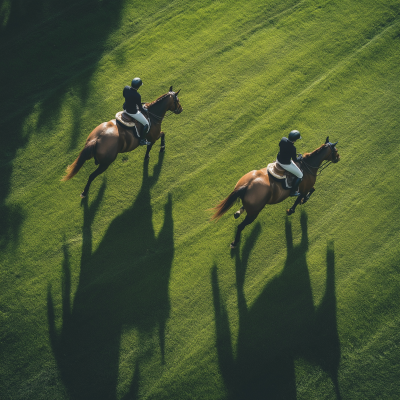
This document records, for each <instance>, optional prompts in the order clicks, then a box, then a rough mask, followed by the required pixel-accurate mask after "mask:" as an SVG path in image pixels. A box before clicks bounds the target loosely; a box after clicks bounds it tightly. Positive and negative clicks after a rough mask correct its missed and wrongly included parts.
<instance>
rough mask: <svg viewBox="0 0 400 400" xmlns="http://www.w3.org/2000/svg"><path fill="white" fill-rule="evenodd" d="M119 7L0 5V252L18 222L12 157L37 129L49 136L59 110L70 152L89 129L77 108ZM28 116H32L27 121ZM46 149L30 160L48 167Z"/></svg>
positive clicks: (15, 235) (120, 1)
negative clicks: (65, 119) (39, 160)
mask: <svg viewBox="0 0 400 400" xmlns="http://www.w3.org/2000/svg"><path fill="white" fill-rule="evenodd" d="M125 3H126V1H125V0H114V1H101V0H95V1H82V2H75V4H73V5H71V4H69V5H67V4H66V3H65V2H63V1H59V0H36V1H7V0H0V31H1V34H0V47H1V49H2V61H1V66H0V70H1V73H0V87H1V93H2V96H1V98H0V121H1V130H0V140H1V146H0V251H1V250H3V249H6V248H8V247H9V246H10V247H11V249H16V248H17V246H18V240H19V236H20V229H21V227H22V225H23V222H24V220H25V213H24V207H22V206H19V205H17V204H13V203H10V202H9V201H7V198H8V196H9V195H10V193H11V189H12V179H11V178H12V176H13V173H15V170H14V166H13V160H14V159H15V158H16V157H17V155H18V152H19V151H20V150H21V149H25V148H26V146H27V145H28V143H29V141H30V138H31V136H32V134H33V133H35V132H36V133H38V130H40V135H41V136H43V135H49V137H50V136H52V135H53V134H54V132H56V131H58V130H59V124H60V121H62V119H63V118H62V117H63V115H65V114H63V112H64V111H65V109H64V107H66V106H68V107H69V110H68V116H69V125H70V127H69V128H65V129H68V131H67V133H66V137H68V138H69V145H68V148H69V150H73V149H75V148H76V146H77V145H78V143H79V138H80V137H81V136H80V135H81V132H82V130H89V129H90V127H86V126H85V119H84V118H82V108H84V107H85V105H86V103H87V101H88V99H89V96H90V94H91V82H92V77H93V74H94V73H95V72H96V70H97V67H98V63H99V61H100V60H101V59H102V57H103V56H104V52H105V51H107V43H108V39H109V35H110V34H112V33H113V32H114V31H115V30H116V29H118V28H119V27H120V23H121V17H122V12H123V10H124V5H125ZM38 44H39V45H38ZM94 44H95V45H94ZM66 49H67V51H66ZM21 76H23V77H24V79H23V80H21V79H20V77H21ZM122 89H123V86H121V88H120V90H121V98H122ZM71 98H72V100H71V101H70V102H69V103H68V105H66V104H65V103H66V99H71ZM121 104H122V100H121ZM30 115H35V118H34V119H33V120H30V118H29V117H27V116H30ZM93 128H94V126H93V127H92V129H93ZM46 147H47V146H46ZM46 151H49V150H48V149H47V150H44V149H43V151H41V150H38V152H41V154H39V153H37V154H35V158H37V157H41V158H42V161H43V162H47V159H48V156H47V155H46ZM62 151H64V149H63V150H62ZM56 180H59V178H58V177H57V178H56Z"/></svg>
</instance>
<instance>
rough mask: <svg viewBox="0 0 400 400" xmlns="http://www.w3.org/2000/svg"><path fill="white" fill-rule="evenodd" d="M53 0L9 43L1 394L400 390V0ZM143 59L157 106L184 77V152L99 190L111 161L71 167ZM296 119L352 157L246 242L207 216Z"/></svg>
mask: <svg viewBox="0 0 400 400" xmlns="http://www.w3.org/2000/svg"><path fill="white" fill-rule="evenodd" d="M3 3H4V4H5V2H3ZM3 3H2V4H3ZM50 4H51V3H50ZM85 4H86V5H85V7H86V6H88V5H89V6H90V5H92V4H94V2H88V3H85ZM52 7H54V8H51V7H50V9H48V10H50V11H49V12H48V14H43V18H42V20H41V19H40V18H39V19H35V21H33V20H32V22H30V24H28V25H27V26H26V27H25V28H23V29H22V32H21V33H20V34H19V35H17V34H16V30H15V29H16V28H14V30H13V28H12V27H13V26H15V27H17V26H18V23H17V21H18V18H17V17H18V12H17V11H13V12H16V13H17V14H15V15H16V16H13V17H12V18H14V19H10V20H9V24H10V26H9V27H7V26H6V27H5V28H4V29H5V31H4V30H3V32H4V38H5V39H7V40H11V41H10V42H5V41H3V42H2V43H1V45H2V46H6V47H7V46H11V47H12V44H13V43H23V44H24V48H26V49H27V50H26V52H13V53H12V57H10V58H9V60H10V61H9V63H8V64H5V65H4V66H3V65H2V67H1V83H2V90H3V88H4V94H5V95H4V96H3V97H2V100H1V101H2V102H1V105H2V107H1V110H2V111H1V121H2V122H3V123H4V124H5V126H6V128H7V129H5V130H2V133H1V135H2V139H3V143H5V146H4V147H2V153H1V189H2V190H1V196H2V197H1V198H0V199H1V206H2V213H1V214H2V220H1V222H2V224H1V234H2V236H1V238H2V242H1V245H2V250H3V251H2V253H1V256H0V262H1V272H0V273H1V288H0V292H1V295H0V296H1V297H0V299H1V300H0V306H1V309H0V311H1V328H0V335H1V336H0V340H1V359H2V360H5V362H2V363H1V367H0V368H1V376H2V379H1V386H0V394H1V397H2V398H3V397H4V398H21V399H22V398H23V399H26V398H35V399H38V398H46V399H47V398H91V397H92V398H129V397H130V398H152V399H157V398H160V399H165V398H199V399H204V398H210V399H212V398H215V399H222V398H234V397H239V398H246V394H247V393H248V391H249V390H254V398H257V396H258V395H263V396H270V397H271V396H272V397H273V396H275V395H276V396H278V395H284V394H285V395H286V397H288V398H299V399H300V398H304V399H310V398H318V399H321V398H336V397H338V393H340V396H341V397H342V398H363V399H364V398H396V397H398V394H399V390H398V387H397V386H396V379H395V378H396V376H397V375H398V372H399V364H398V359H399V357H398V334H397V333H396V332H397V331H396V327H397V326H398V318H397V316H398V312H399V309H398V304H399V302H398V291H397V287H398V272H399V271H398V268H399V264H398V259H399V250H398V245H397V244H398V241H399V233H398V227H397V224H396V221H398V220H399V207H398V202H397V201H396V198H397V196H396V194H395V188H396V182H397V178H396V175H395V174H393V173H390V172H389V171H388V166H392V165H393V166H395V167H396V166H397V165H398V160H397V158H398V157H397V156H398V154H399V149H400V146H399V140H398V135H397V133H396V127H397V125H398V122H399V120H398V109H399V100H398V99H399V95H400V93H399V92H400V88H399V84H398V76H399V72H400V71H399V65H398V59H399V55H400V54H399V45H398V43H399V19H398V12H399V7H398V5H397V3H395V2H392V1H385V2H378V3H376V2H366V3H363V4H360V3H358V2H353V1H345V2H341V3H340V4H339V3H338V2H334V1H319V2H317V3H311V2H307V1H300V2H295V1H287V2H268V3H267V4H260V3H259V2H247V3H245V4H244V3H224V2H194V3H193V2H192V3H186V2H178V1H174V2H170V3H168V4H167V3H163V2H154V3H152V5H151V8H146V7H148V5H146V7H145V6H144V5H142V6H140V5H138V4H133V3H132V4H130V3H125V2H120V3H119V4H115V3H114V4H113V5H111V3H107V2H104V3H103V2H98V4H96V7H95V9H96V11H95V12H93V10H92V11H91V12H90V13H85V12H81V13H80V14H78V17H77V18H76V17H75V15H76V10H77V8H75V5H74V3H72V4H71V6H70V7H71V8H70V9H69V10H70V11H68V12H66V11H64V8H63V7H60V8H58V5H57V3H53V5H52ZM76 7H78V6H76ZM140 7H141V8H140ZM56 10H57V11H56ZM69 12H71V14H69ZM10 15H11V14H10ZM72 15H74V17H72ZM109 15H112V17H111V23H110V25H109V26H107V28H105V29H104V30H102V29H101V28H102V27H103V26H104V21H107V20H108V17H109ZM10 18H11V17H10ZM48 18H50V20H49V19H48ZM13 21H16V22H13ZM60 21H61V23H60ZM46 24H47V25H46ZM43 26H45V27H46V28H47V30H46V31H43V30H42V27H43ZM92 26H94V27H95V28H94V29H93V31H92V30H91V29H89V30H88V27H92ZM24 29H26V30H24ZM26 32H28V33H29V35H25V33H26ZM47 32H49V33H47ZM72 33H73V36H72V37H73V38H74V39H73V40H72V43H73V44H74V46H69V47H68V46H67V47H65V49H64V48H63V49H59V50H58V51H54V50H52V51H49V44H50V43H52V41H53V40H55V39H56V41H57V43H59V44H60V45H61V46H63V45H64V44H65V43H67V42H68V41H69V40H71V35H72ZM14 35H16V36H14ZM13 41H14V42H13ZM8 43H9V44H8ZM35 54H37V55H38V57H37V58H35V57H34V55H35ZM28 61H29V62H28ZM136 75H138V76H141V77H142V79H143V80H144V82H145V85H144V86H143V88H142V89H141V93H142V96H143V98H144V100H146V101H148V100H153V99H155V98H156V97H158V96H159V95H160V94H162V93H165V92H166V91H167V90H168V88H169V86H170V85H171V84H172V85H174V88H175V89H179V88H182V93H181V102H182V105H183V108H184V112H183V113H182V115H179V116H173V117H171V118H170V119H168V120H166V121H165V122H164V123H163V129H164V130H165V131H166V132H167V136H166V141H167V153H166V155H165V157H164V158H161V159H159V158H158V155H157V154H156V149H154V150H153V153H152V158H151V159H150V162H149V164H143V161H142V158H143V156H144V152H143V151H141V150H140V149H139V150H137V151H135V152H133V153H129V154H127V155H126V156H125V157H120V158H118V159H117V160H116V162H115V163H114V164H113V165H112V166H111V167H110V168H109V170H108V171H107V172H106V174H104V175H103V176H101V177H99V178H97V179H96V181H94V183H93V185H92V187H91V192H90V194H89V198H88V200H87V201H86V202H83V203H81V202H80V200H79V193H80V191H81V190H82V188H83V186H84V185H85V183H86V180H87V177H88V175H89V173H91V172H92V171H93V169H94V165H93V163H92V162H91V163H87V164H85V166H84V167H83V168H82V170H81V171H80V173H79V174H78V175H77V176H76V177H75V178H74V179H73V180H72V181H70V182H68V183H66V184H61V183H60V182H59V179H60V177H61V176H62V175H63V171H64V169H65V167H66V166H67V165H68V164H69V163H70V162H71V161H72V160H73V159H74V158H75V157H76V155H77V153H78V152H79V150H80V149H81V146H82V145H83V143H84V140H85V139H86V137H87V135H88V133H89V132H90V130H91V129H93V128H94V127H95V126H96V125H97V124H98V123H99V122H101V121H103V120H107V119H110V118H112V116H113V115H114V113H115V111H117V110H118V109H120V107H121V105H122V102H121V93H120V90H121V89H122V88H123V86H124V85H125V84H127V83H129V81H130V79H132V77H133V76H136ZM21 76H26V79H27V80H29V81H30V82H32V84H31V86H29V87H28V88H27V89H26V90H27V92H24V96H22V95H21V88H24V87H25V83H24V82H23V81H20V77H21ZM10 77H13V78H15V79H14V80H13V79H10ZM48 77H49V78H48ZM16 80H18V82H21V83H18V84H14V83H13V82H16ZM21 102H22V103H23V104H21V106H20V103H21ZM292 127H293V128H297V129H299V130H300V131H301V132H302V136H303V137H304V139H303V141H302V143H300V144H299V147H298V149H299V150H300V151H302V152H305V151H310V150H312V149H314V148H316V147H318V146H319V145H320V144H321V143H322V142H323V141H324V140H325V137H326V136H327V135H330V138H331V139H332V140H335V141H336V140H339V144H338V149H339V152H340V154H341V156H342V160H341V162H340V163H339V164H338V165H335V166H332V167H330V169H328V170H326V171H325V172H324V173H323V175H321V177H319V178H318V181H317V184H316V189H317V191H316V193H315V194H314V195H313V197H312V199H311V201H310V202H309V203H307V205H305V206H304V207H303V212H298V213H296V214H295V215H294V216H292V217H291V220H290V221H289V220H286V219H285V217H284V211H285V209H286V208H287V206H288V204H289V203H286V202H285V203H284V204H279V205H276V206H274V207H269V208H267V209H265V210H264V211H263V213H261V214H260V216H259V218H258V222H256V223H255V224H253V225H254V226H252V227H249V228H247V229H248V230H245V231H244V234H243V238H242V241H243V243H242V246H241V248H239V249H238V250H237V252H236V253H234V254H230V253H229V248H228V244H229V242H230V241H231V239H232V237H233V235H234V230H235V228H236V225H237V222H236V221H234V220H233V218H231V216H226V217H224V219H222V220H221V221H219V222H218V224H214V223H209V222H208V218H209V214H208V213H207V212H206V211H204V210H206V209H208V208H210V207H211V206H213V205H214V204H215V203H217V202H218V201H219V200H220V199H222V198H223V197H225V196H226V195H227V194H228V193H229V192H230V191H231V190H232V188H233V186H234V184H235V183H236V181H237V180H238V179H239V178H240V176H242V175H243V174H244V173H246V172H248V171H249V170H251V169H255V168H256V169H258V168H261V167H264V166H265V165H266V164H267V163H268V162H271V161H273V160H274V159H275V156H276V151H277V143H278V141H279V139H280V138H281V136H283V135H284V134H285V132H286V133H287V131H288V130H290V129H292ZM9 132H12V133H13V134H12V135H10V133H9ZM395 169H396V168H395ZM327 328H328V329H327ZM243 393H245V394H243ZM241 394H243V395H241Z"/></svg>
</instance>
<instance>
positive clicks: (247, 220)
mask: <svg viewBox="0 0 400 400" xmlns="http://www.w3.org/2000/svg"><path fill="white" fill-rule="evenodd" d="M257 215H258V213H257V214H253V215H251V216H250V215H249V214H247V215H246V218H245V219H244V220H243V222H242V223H240V224H239V225H238V228H237V232H236V236H235V240H234V241H233V242H232V243H231V249H234V248H235V247H236V245H237V244H238V243H239V240H240V234H241V233H242V230H243V229H244V228H245V227H246V226H247V225H249V224H251V223H252V222H253V221H254V220H255V219H256V218H257Z"/></svg>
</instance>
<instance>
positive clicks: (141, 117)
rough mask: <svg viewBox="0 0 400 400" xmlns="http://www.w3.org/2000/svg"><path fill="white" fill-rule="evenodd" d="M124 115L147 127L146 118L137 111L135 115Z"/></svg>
mask: <svg viewBox="0 0 400 400" xmlns="http://www.w3.org/2000/svg"><path fill="white" fill-rule="evenodd" d="M125 112H126V111H125ZM126 113H127V114H128V115H130V116H131V117H132V118H135V119H136V121H139V122H140V123H141V124H142V125H148V124H149V123H148V122H147V119H146V117H145V116H144V115H143V114H142V113H141V112H140V111H138V112H137V113H136V114H129V113H128V112H126Z"/></svg>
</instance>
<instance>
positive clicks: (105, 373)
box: [48, 156, 174, 400]
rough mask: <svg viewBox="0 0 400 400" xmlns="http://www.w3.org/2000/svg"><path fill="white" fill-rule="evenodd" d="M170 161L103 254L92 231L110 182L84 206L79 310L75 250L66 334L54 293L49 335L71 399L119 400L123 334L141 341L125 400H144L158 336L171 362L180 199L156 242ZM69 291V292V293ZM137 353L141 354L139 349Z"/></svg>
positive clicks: (112, 231) (114, 229) (111, 231)
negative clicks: (159, 192) (143, 377)
mask: <svg viewBox="0 0 400 400" xmlns="http://www.w3.org/2000/svg"><path fill="white" fill-rule="evenodd" d="M161 165H162V156H160V160H159V163H158V164H157V165H156V166H155V168H154V173H153V176H151V177H150V176H148V163H145V167H144V172H143V183H142V187H141V190H140V193H139V194H138V196H137V198H136V200H135V202H134V203H133V205H132V207H131V208H130V209H128V210H126V211H125V212H123V213H122V214H121V215H120V216H119V217H117V218H116V219H115V220H114V221H113V222H112V223H111V225H110V227H109V228H108V230H107V232H106V234H105V236H104V239H103V240H102V242H101V243H100V244H99V246H98V248H97V249H96V251H94V252H93V250H92V233H91V225H92V222H93V219H94V217H95V214H96V210H97V207H98V205H99V204H100V202H101V198H102V195H103V194H102V193H103V192H104V184H103V187H102V189H101V190H100V192H99V194H98V196H97V198H96V200H95V201H93V202H92V203H91V205H90V206H89V205H88V204H87V201H86V199H85V200H84V202H83V207H84V223H83V229H82V230H83V244H82V258H81V271H80V277H79V284H78V288H77V290H76V293H75V297H74V299H73V302H72V304H71V301H70V298H69V293H70V290H71V287H70V279H68V278H66V277H68V276H69V275H70V267H69V261H68V251H67V250H65V251H64V264H63V279H62V282H63V290H62V294H63V301H62V305H63V312H62V315H63V321H62V328H61V330H60V331H59V332H57V329H56V327H55V315H54V308H53V300H52V296H51V293H50V292H49V294H48V316H49V334H50V340H51V343H52V346H53V351H54V355H55V358H56V360H57V363H58V367H59V371H60V375H61V377H62V380H63V382H64V384H65V386H66V388H67V390H68V391H69V393H70V396H71V399H82V400H83V399H115V398H116V388H117V384H118V368H119V355H120V345H121V335H122V333H123V330H124V329H127V328H128V329H130V328H134V329H136V330H137V332H138V335H139V339H138V340H139V344H137V343H135V345H136V346H137V347H138V348H140V352H139V354H135V356H134V360H133V361H132V363H135V366H136V367H135V372H134V374H133V377H132V381H131V384H130V389H129V393H126V394H125V396H124V399H135V398H137V394H138V390H139V383H140V367H141V362H142V361H143V360H144V359H146V357H148V354H150V353H154V352H156V353H157V349H154V344H153V343H154V338H156V340H157V338H158V343H159V346H158V350H159V351H160V363H163V362H164V348H165V337H164V332H165V326H166V322H167V319H168V318H169V313H170V301H169V295H168V285H169V279H170V272H171V266H172V261H173V258H174V242H173V220H172V198H171V196H169V198H168V201H167V203H166V204H165V216H164V223H163V226H162V228H161V231H160V233H159V235H158V236H157V237H156V235H155V232H154V229H153V224H152V209H151V205H150V189H151V187H152V186H153V185H154V184H155V183H156V182H157V179H158V177H159V174H160V170H161ZM68 285H69V287H68ZM132 351H133V349H132Z"/></svg>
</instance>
